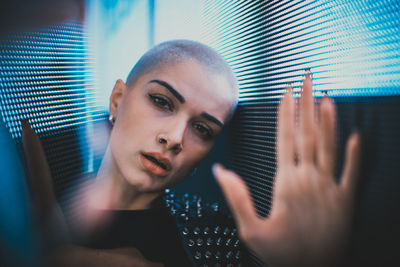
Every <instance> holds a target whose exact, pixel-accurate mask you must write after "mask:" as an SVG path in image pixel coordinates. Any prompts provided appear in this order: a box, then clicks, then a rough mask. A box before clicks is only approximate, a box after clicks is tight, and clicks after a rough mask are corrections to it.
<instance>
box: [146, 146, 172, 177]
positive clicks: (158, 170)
mask: <svg viewBox="0 0 400 267" xmlns="http://www.w3.org/2000/svg"><path fill="white" fill-rule="evenodd" d="M140 161H141V163H142V165H143V167H144V168H145V169H146V170H147V171H148V172H150V173H151V174H153V175H155V176H167V175H168V173H169V172H170V170H171V163H170V161H169V159H168V158H166V157H165V156H164V155H163V154H161V153H157V152H148V153H145V152H143V153H141V154H140Z"/></svg>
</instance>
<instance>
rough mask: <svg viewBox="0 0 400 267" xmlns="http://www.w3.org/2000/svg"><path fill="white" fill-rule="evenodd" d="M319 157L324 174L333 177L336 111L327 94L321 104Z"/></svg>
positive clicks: (319, 164)
mask: <svg viewBox="0 0 400 267" xmlns="http://www.w3.org/2000/svg"><path fill="white" fill-rule="evenodd" d="M317 159H318V166H319V168H320V169H321V171H322V172H323V174H324V175H325V176H330V177H331V176H332V175H333V174H334V171H335V167H336V166H335V165H336V111H335V105H334V104H333V103H332V101H331V100H330V99H329V98H328V97H327V96H325V97H323V98H322V100H321V104H320V124H319V138H318V157H317Z"/></svg>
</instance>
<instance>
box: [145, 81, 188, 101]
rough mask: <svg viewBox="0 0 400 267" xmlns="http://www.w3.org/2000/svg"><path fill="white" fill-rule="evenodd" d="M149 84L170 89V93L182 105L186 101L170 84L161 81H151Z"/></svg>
mask: <svg viewBox="0 0 400 267" xmlns="http://www.w3.org/2000/svg"><path fill="white" fill-rule="evenodd" d="M149 83H158V84H159V85H162V86H164V87H165V88H167V89H168V91H170V92H171V94H173V95H174V96H175V97H176V99H178V101H179V102H180V103H181V104H183V103H185V101H186V100H185V98H184V97H183V96H182V95H181V94H180V93H179V92H178V91H176V90H175V89H174V88H173V87H172V86H171V85H170V84H169V83H167V82H164V81H160V80H151V81H150V82H149Z"/></svg>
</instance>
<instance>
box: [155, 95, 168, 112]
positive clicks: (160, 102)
mask: <svg viewBox="0 0 400 267" xmlns="http://www.w3.org/2000/svg"><path fill="white" fill-rule="evenodd" d="M149 96H150V98H151V100H152V101H153V103H154V104H155V105H156V106H158V107H160V108H162V109H168V110H170V111H172V105H171V104H170V103H169V102H168V100H166V99H164V98H163V97H160V96H156V95H149Z"/></svg>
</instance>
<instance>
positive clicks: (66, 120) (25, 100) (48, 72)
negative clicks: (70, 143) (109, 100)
mask: <svg viewBox="0 0 400 267" xmlns="http://www.w3.org/2000/svg"><path fill="white" fill-rule="evenodd" d="M92 60H93V59H92V58H91V56H90V53H89V52H88V40H87V37H85V35H84V31H83V28H82V26H81V25H80V24H78V23H74V24H72V23H70V24H64V25H56V26H52V27H49V28H46V29H42V30H39V31H36V32H29V33H19V34H15V35H13V36H10V38H9V39H8V40H2V41H0V98H1V106H0V108H1V115H2V119H3V121H4V123H5V124H6V126H7V128H8V129H9V131H10V133H11V134H12V136H13V138H17V137H20V135H21V124H20V121H21V120H22V119H27V120H28V121H29V123H30V124H31V125H32V127H33V128H34V129H35V131H36V132H37V133H39V134H41V133H46V132H52V131H57V130H61V129H67V128H71V127H77V126H79V125H82V124H84V123H87V122H88V121H92V120H96V119H98V118H99V112H100V109H98V108H97V107H96V102H95V98H94V93H93V90H94V78H93V73H92V72H91V67H90V66H91V64H92Z"/></svg>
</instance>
